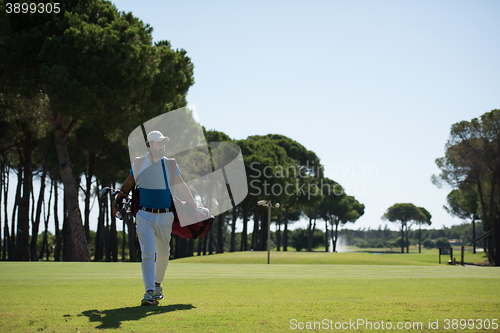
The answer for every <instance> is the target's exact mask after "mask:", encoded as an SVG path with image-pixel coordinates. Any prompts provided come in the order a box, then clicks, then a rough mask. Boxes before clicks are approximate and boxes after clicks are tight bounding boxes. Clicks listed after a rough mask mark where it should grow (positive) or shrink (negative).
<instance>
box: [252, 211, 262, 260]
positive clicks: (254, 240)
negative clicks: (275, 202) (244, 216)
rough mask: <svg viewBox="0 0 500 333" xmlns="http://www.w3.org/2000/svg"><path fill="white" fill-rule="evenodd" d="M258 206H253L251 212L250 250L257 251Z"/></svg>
mask: <svg viewBox="0 0 500 333" xmlns="http://www.w3.org/2000/svg"><path fill="white" fill-rule="evenodd" d="M259 210H260V206H255V209H254V212H253V231H252V250H254V251H258V250H259V249H258V247H257V245H258V242H257V239H258V236H259V216H260V215H259V214H260V212H259Z"/></svg>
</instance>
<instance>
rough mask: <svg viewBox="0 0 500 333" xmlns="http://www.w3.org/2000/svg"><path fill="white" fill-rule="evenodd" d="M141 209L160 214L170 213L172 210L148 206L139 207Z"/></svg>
mask: <svg viewBox="0 0 500 333" xmlns="http://www.w3.org/2000/svg"><path fill="white" fill-rule="evenodd" d="M139 210H143V211H145V212H150V213H155V214H160V213H169V212H171V211H172V209H171V208H167V209H159V208H147V207H139Z"/></svg>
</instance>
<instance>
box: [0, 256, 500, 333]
mask: <svg viewBox="0 0 500 333" xmlns="http://www.w3.org/2000/svg"><path fill="white" fill-rule="evenodd" d="M249 255H250V254H248V253H236V254H227V255H220V256H210V257H207V260H208V259H209V260H208V261H213V260H214V258H217V257H219V258H218V259H219V260H221V259H224V262H231V261H238V262H240V263H229V264H222V263H206V264H205V263H190V262H189V259H186V260H179V261H172V262H171V263H170V265H169V268H168V270H167V278H166V280H165V281H164V294H165V300H163V301H161V302H160V305H159V306H152V307H141V306H138V305H139V304H140V300H141V298H142V294H143V285H142V276H141V268H140V264H139V263H56V262H48V263H47V262H33V263H18V262H1V263H0V296H1V299H2V302H1V305H0V331H1V332H9V331H14V332H29V331H49V332H52V331H57V332H77V331H80V332H85V331H94V330H97V329H106V330H111V331H125V332H131V331H135V332H143V331H155V332H233V331H241V332H286V331H323V332H328V331H330V332H370V331H376V332H382V331H385V332H390V331H413V332H452V331H458V332H484V331H490V332H491V331H500V330H499V329H498V328H497V329H496V330H494V329H492V328H491V327H492V323H493V322H496V323H497V324H498V322H499V321H500V269H498V268H495V267H461V266H447V265H399V264H394V265H388V264H387V262H386V264H379V265H373V264H370V265H366V264H361V265H353V264H350V265H331V264H309V265H307V264H304V263H301V264H288V263H284V264H279V263H275V264H271V265H266V264H245V263H244V262H245V260H243V259H242V258H239V259H237V257H238V256H240V257H245V256H249ZM273 255H274V260H275V261H277V262H279V256H280V254H275V253H273ZM310 255H314V253H313V254H307V253H293V256H295V258H296V260H298V261H301V260H304V258H308V256H310ZM349 255H351V256H352V255H355V254H349ZM359 255H360V259H362V260H361V262H363V261H364V260H367V259H366V258H365V257H366V255H367V254H364V253H361V254H359ZM258 256H259V257H261V258H266V256H265V254H264V253H259V254H258ZM285 256H292V254H287V255H285ZM372 257H373V258H377V256H376V255H372ZM385 257H388V258H386V259H384V260H389V261H390V260H392V259H391V258H394V260H396V259H397V256H394V257H391V255H385ZM287 258H289V257H287ZM354 258H355V256H354ZM194 259H196V258H192V260H194ZM201 259H203V258H198V259H197V260H201ZM436 259H437V258H436ZM272 260H273V258H272ZM351 260H353V259H352V258H351ZM375 260H379V259H375ZM398 260H400V259H398ZM446 319H449V320H450V322H449V324H448V326H450V327H449V328H447V327H446V326H447V325H446ZM453 319H457V320H458V321H457V322H456V323H457V325H458V326H456V328H457V329H453V327H452V325H453V322H452V321H451V320H453ZM461 319H464V320H470V319H473V320H475V321H474V322H472V321H469V324H473V326H470V327H472V328H465V329H461V328H460V322H459V321H460V320H461ZM486 319H488V320H489V321H488V323H489V326H490V329H488V330H485V329H484V327H483V328H482V329H479V328H478V326H479V324H478V323H479V320H482V322H481V323H483V324H484V323H486V322H485V320H486ZM494 319H496V320H495V321H493V320H494ZM362 321H364V322H363V324H362V325H359V326H357V325H353V323H354V322H355V323H356V324H358V323H359V324H361V323H362ZM367 321H369V322H370V323H371V325H372V326H371V328H372V329H370V326H369V325H370V324H366V322H367ZM382 321H383V324H382ZM429 321H430V322H431V323H436V321H438V322H437V324H438V329H429V327H428V326H429ZM315 322H316V324H315ZM348 323H349V325H347V324H348ZM388 323H390V324H391V326H392V329H388V328H387V327H388ZM414 323H417V324H414ZM418 323H421V325H422V326H419V324H418ZM462 323H464V322H463V321H462ZM320 324H321V325H320ZM398 324H400V326H401V327H403V329H402V330H398V329H397V325H398ZM314 325H316V330H314ZM336 325H337V328H336ZM342 325H343V327H344V328H342V327H341V326H342ZM377 325H378V328H379V329H376V328H377ZM381 325H382V326H383V327H384V329H382V328H381ZM404 325H406V327H407V328H408V327H410V325H414V326H413V327H414V328H415V329H404ZM302 327H303V329H299V328H302ZM308 327H311V328H312V329H310V330H308V329H307V328H308ZM294 328H296V329H294Z"/></svg>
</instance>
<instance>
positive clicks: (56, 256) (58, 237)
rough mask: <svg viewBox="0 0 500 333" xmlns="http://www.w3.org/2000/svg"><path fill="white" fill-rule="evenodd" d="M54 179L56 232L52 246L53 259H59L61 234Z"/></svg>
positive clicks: (57, 193) (57, 189) (56, 186)
mask: <svg viewBox="0 0 500 333" xmlns="http://www.w3.org/2000/svg"><path fill="white" fill-rule="evenodd" d="M53 180H54V229H55V233H56V246H55V247H54V261H60V260H61V249H62V235H61V229H59V187H58V185H57V183H58V181H57V179H56V178H53Z"/></svg>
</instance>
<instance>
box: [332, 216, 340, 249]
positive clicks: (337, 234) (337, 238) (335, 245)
mask: <svg viewBox="0 0 500 333" xmlns="http://www.w3.org/2000/svg"><path fill="white" fill-rule="evenodd" d="M339 223H340V221H339V219H338V218H337V219H336V220H335V242H334V243H333V252H337V243H338V240H339Z"/></svg>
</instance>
